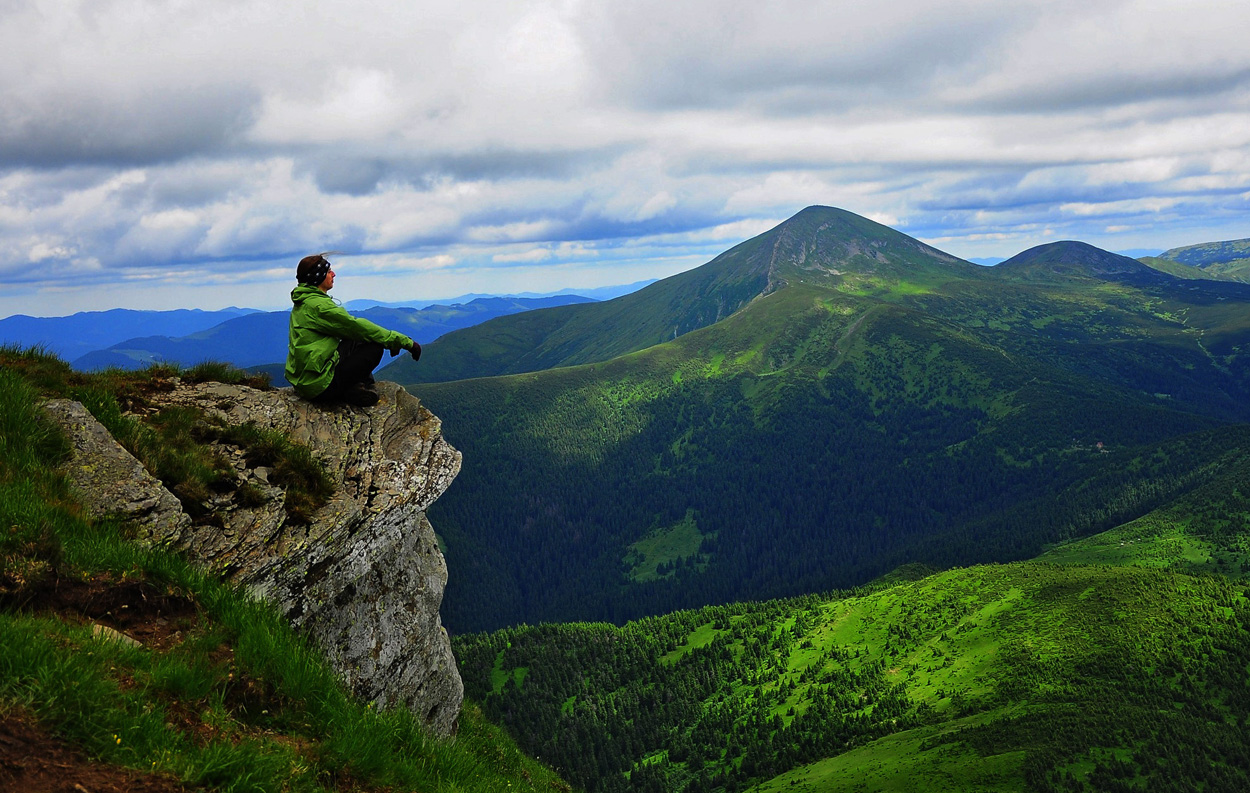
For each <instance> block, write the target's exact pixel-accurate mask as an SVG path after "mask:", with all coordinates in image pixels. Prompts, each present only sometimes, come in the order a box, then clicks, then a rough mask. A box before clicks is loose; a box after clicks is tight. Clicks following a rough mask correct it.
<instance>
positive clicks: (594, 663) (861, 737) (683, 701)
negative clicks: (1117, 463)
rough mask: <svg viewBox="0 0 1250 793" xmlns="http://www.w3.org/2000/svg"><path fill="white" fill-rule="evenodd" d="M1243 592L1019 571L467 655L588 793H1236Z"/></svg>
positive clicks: (1135, 575)
mask: <svg viewBox="0 0 1250 793" xmlns="http://www.w3.org/2000/svg"><path fill="white" fill-rule="evenodd" d="M1242 589H1243V585H1242V584H1238V583H1234V582H1232V581H1229V580H1227V579H1222V578H1218V577H1201V578H1194V577H1190V576H1187V575H1183V574H1179V573H1175V572H1171V571H1161V570H1148V569H1141V568H1117V567H1106V566H1067V567H1059V566H1051V565H1043V564H1037V563H1017V564H1012V565H1003V566H986V567H975V568H970V569H957V570H949V571H946V572H943V573H939V574H935V575H930V576H928V577H924V578H922V579H920V580H916V581H903V582H902V583H896V584H894V585H892V586H886V587H884V588H882V587H872V588H868V589H867V590H865V591H858V592H853V593H843V594H834V595H824V596H809V597H806V598H800V599H796V600H790V601H771V602H766V603H758V604H737V605H730V606H716V607H709V608H705V609H702V610H699V611H687V612H679V613H675V614H670V615H666V616H663V617H655V618H650V619H647V620H642V621H639V622H635V623H630V624H627V625H625V626H623V627H621V628H616V627H612V626H608V625H601V624H599V625H596V624H584V623H583V624H576V625H545V626H540V627H534V628H531V627H522V628H516V629H510V630H506V631H500V632H497V633H494V634H490V635H482V636H472V637H465V638H464V639H462V640H460V641H459V642H458V644H457V656H458V657H459V658H460V659H461V663H462V670H463V677H464V679H465V684H466V690H467V691H468V692H469V693H470V695H471V696H473V697H475V698H478V699H480V700H481V701H483V702H484V706H485V709H486V711H487V712H488V713H489V714H491V715H492V716H494V717H495V718H498V719H500V720H501V721H502V722H503V723H504V724H505V725H506V726H507V727H508V728H509V730H510V731H511V732H512V734H513V735H514V736H516V737H517V739H518V742H519V743H521V745H522V747H523V748H524V749H525V750H527V751H529V752H530V753H531V754H535V755H539V756H542V757H543V758H545V759H547V760H548V761H550V762H552V763H553V764H554V765H556V766H557V767H559V768H561V769H562V771H563V772H564V773H565V774H566V775H567V776H568V778H569V779H570V780H572V781H574V782H575V783H580V784H583V785H585V786H586V788H587V790H589V791H595V792H596V793H597V792H599V791H603V792H604V793H606V792H607V791H624V790H631V791H633V790H641V791H657V792H660V793H704V792H705V791H713V790H733V789H736V790H743V789H751V790H761V791H778V790H804V791H841V790H846V791H851V790H864V789H870V790H917V791H926V790H935V791H936V790H995V791H1000V790H1001V791H1020V790H1026V789H1027V790H1032V791H1106V790H1121V789H1123V790H1131V789H1147V790H1187V789H1188V790H1194V789H1207V790H1239V789H1244V787H1245V786H1246V785H1247V784H1250V772H1248V771H1247V765H1246V762H1245V761H1246V760H1247V759H1250V757H1248V756H1247V752H1246V746H1247V740H1250V734H1248V733H1247V727H1246V725H1247V723H1248V721H1250V696H1248V695H1247V693H1246V688H1245V669H1246V665H1247V663H1250V601H1248V600H1247V597H1246V595H1245V593H1244V592H1243V591H1242ZM626 774H628V779H626ZM1125 781H1133V782H1135V783H1136V785H1121V786H1117V782H1119V783H1123V782H1125ZM756 784H758V785H759V787H758V788H756V787H754V786H753V785H756Z"/></svg>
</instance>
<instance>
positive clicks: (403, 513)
mask: <svg viewBox="0 0 1250 793" xmlns="http://www.w3.org/2000/svg"><path fill="white" fill-rule="evenodd" d="M378 393H379V395H380V397H381V400H380V401H379V403H378V404H377V405H376V406H375V407H372V408H367V409H361V408H352V407H346V406H337V407H326V406H320V405H314V404H311V403H309V402H306V401H304V400H302V399H299V398H298V397H296V396H295V395H294V394H293V393H291V392H290V391H289V390H278V391H259V390H256V389H252V388H248V387H246V386H237V385H226V384H222V383H199V384H194V385H190V384H181V383H180V384H177V385H176V387H174V389H173V390H172V391H169V392H167V393H163V394H158V395H157V396H156V397H154V398H153V399H154V401H156V402H158V403H159V404H161V405H188V406H194V407H197V408H199V409H201V410H203V411H204V412H205V413H206V414H208V415H209V416H216V417H218V418H220V419H222V420H224V421H225V422H226V423H228V424H243V423H246V422H254V423H255V424H256V425H257V426H258V427H261V428H267V429H276V430H279V431H281V432H283V433H285V434H286V435H287V436H288V437H289V438H290V439H291V440H293V441H295V442H297V443H301V444H304V445H305V446H308V447H309V448H310V449H312V450H313V453H314V454H315V455H316V456H317V457H318V458H319V459H320V461H321V463H322V464H323V466H324V467H325V469H326V471H327V472H328V473H329V474H330V477H331V479H332V480H333V481H334V485H335V492H334V495H333V497H332V498H331V500H330V501H329V503H327V504H325V505H324V506H323V507H321V508H320V509H319V510H318V511H317V512H316V513H315V514H314V515H313V516H312V520H311V521H310V522H309V523H307V524H303V525H301V524H298V523H296V522H293V521H291V520H289V519H288V517H287V514H286V511H285V509H284V508H283V498H284V494H283V491H282V490H281V489H280V488H278V487H273V486H271V485H270V484H269V481H268V479H269V472H268V471H267V470H266V469H264V468H250V467H249V466H248V464H247V462H246V460H245V458H244V456H243V455H242V454H239V453H235V454H233V455H231V456H230V459H231V462H232V464H233V465H234V468H235V471H236V475H237V477H238V479H239V483H240V484H247V485H249V486H250V488H249V490H250V492H252V493H258V492H259V493H262V494H263V495H264V499H263V500H260V503H255V501H256V499H253V500H252V501H251V502H249V504H248V505H233V504H232V505H227V506H226V507H225V508H224V509H223V510H221V511H220V512H219V513H218V514H219V516H220V518H221V520H220V522H221V523H222V524H223V525H221V526H218V525H201V524H193V523H192V522H191V521H190V520H189V519H187V518H186V516H185V515H183V514H182V513H181V511H180V509H179V505H178V502H177V499H175V498H174V497H173V496H172V495H171V494H169V492H168V491H167V490H165V488H164V487H163V486H162V485H161V483H160V482H159V481H156V480H155V479H153V478H152V477H151V476H149V475H147V473H146V472H145V471H143V468H142V466H141V465H139V463H138V461H136V460H135V459H134V458H133V457H131V456H130V455H129V453H128V452H126V451H125V450H124V449H122V447H121V446H120V445H118V444H117V443H116V441H114V440H113V438H112V437H111V436H109V435H108V433H107V431H105V430H104V428H103V427H101V426H100V425H99V424H98V423H96V422H95V419H94V418H93V417H92V416H91V415H90V414H89V413H88V412H87V411H86V410H85V409H83V408H82V406H81V405H78V404H77V403H73V402H68V401H65V400H56V401H53V402H51V403H49V405H48V408H49V412H50V413H51V414H52V415H53V416H54V417H57V418H58V419H59V421H60V423H61V424H62V426H64V427H65V428H66V430H67V434H68V435H69V436H70V438H71V443H72V446H73V447H74V457H73V459H72V460H71V462H70V463H69V465H68V473H69V475H70V479H71V481H72V482H73V483H74V485H75V488H76V490H78V492H79V494H80V496H81V497H82V500H83V502H84V505H85V506H86V507H87V508H88V509H89V510H91V511H92V512H95V513H97V514H118V513H120V514H121V515H122V516H123V517H127V518H129V519H130V520H131V521H132V523H133V524H134V525H135V527H136V530H137V532H138V535H139V539H140V540H141V541H143V542H146V543H148V544H151V545H156V546H160V547H165V548H170V549H174V550H178V551H180V552H182V553H184V554H186V555H187V556H188V557H189V558H190V559H192V560H193V561H195V562H196V563H198V564H200V565H201V566H202V567H204V568H206V569H208V570H210V571H213V572H215V573H217V574H219V575H222V576H223V577H225V578H226V579H227V580H229V581H231V582H233V583H235V584H237V585H239V586H242V587H246V588H247V589H248V590H250V591H251V592H252V593H253V594H255V595H256V596H257V597H259V598H261V599H263V600H265V601H268V602H269V603H271V604H273V605H274V606H275V607H276V608H278V609H279V610H280V611H281V612H282V613H283V614H285V615H286V617H287V619H288V620H289V621H290V622H291V624H292V625H293V626H295V627H296V628H297V629H299V630H301V631H302V632H304V633H305V634H306V635H308V636H309V637H310V638H311V639H312V640H313V641H314V642H315V644H316V645H318V646H319V647H320V648H321V649H322V650H323V652H324V653H325V654H326V656H327V658H328V659H329V661H330V663H331V664H332V665H333V666H334V668H335V669H336V670H337V671H338V672H339V674H340V675H341V676H342V677H343V679H344V680H345V681H346V682H347V684H348V685H349V686H350V687H351V688H352V689H353V690H354V691H355V692H356V693H357V694H358V695H360V696H362V697H364V698H366V699H368V700H370V701H373V702H375V703H376V704H377V705H378V706H379V707H386V706H405V707H407V708H409V709H411V710H412V711H413V712H414V713H416V714H417V715H418V716H420V717H421V718H422V720H423V721H424V722H425V723H426V725H427V727H429V729H430V730H431V731H432V732H434V733H435V734H438V735H444V736H446V735H450V734H452V733H454V732H455V729H456V722H457V719H458V716H459V714H460V705H461V700H462V697H463V692H464V686H463V684H462V683H461V680H460V674H459V671H458V669H457V666H456V661H455V658H454V657H453V655H452V652H451V644H450V641H449V640H448V636H447V632H446V630H444V629H443V627H442V621H441V619H440V617H439V607H440V605H441V604H442V599H443V589H444V587H445V586H446V584H447V565H446V563H445V561H444V559H443V555H442V553H441V552H440V551H439V548H438V544H437V541H436V538H435V536H434V530H433V529H432V528H431V526H430V524H429V521H427V520H426V517H425V510H426V508H428V507H429V505H430V504H432V503H433V502H434V500H435V499H437V498H438V497H439V495H441V494H442V493H443V492H444V491H445V490H446V489H447V487H448V486H449V485H450V484H451V481H452V480H453V479H454V478H455V476H456V474H457V473H458V472H459V470H460V453H459V452H458V451H456V450H455V449H454V448H452V447H451V445H450V444H448V443H447V441H445V440H444V439H443V437H442V434H441V422H440V421H439V419H438V418H437V417H436V416H434V415H433V414H432V413H430V412H429V411H428V410H426V409H425V408H424V407H423V406H422V405H421V403H420V402H419V401H418V400H417V399H416V398H415V397H413V396H411V395H410V394H408V393H407V392H406V391H404V390H403V389H402V388H400V387H399V386H397V385H395V384H394V383H379V384H378ZM127 472H129V473H127ZM119 477H120V478H121V479H122V480H124V482H123V483H122V484H117V482H118V479H119ZM118 488H121V490H120V491H119V490H118ZM121 491H125V492H124V493H122V494H121V495H120V496H119V495H118V493H119V492H121Z"/></svg>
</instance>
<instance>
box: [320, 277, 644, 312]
mask: <svg viewBox="0 0 1250 793" xmlns="http://www.w3.org/2000/svg"><path fill="white" fill-rule="evenodd" d="M656 280H657V279H655V278H648V279H647V280H645V281H635V282H634V283H632V284H619V285H617V286H599V287H595V288H593V289H561V290H559V291H557V292H519V293H517V294H515V295H489V294H480V293H477V292H470V293H469V294H464V295H460V296H459V297H451V298H446V299H443V300H404V301H400V302H392V303H388V302H386V301H384V300H368V299H361V300H349V301H347V302H346V303H344V304H343V305H344V306H345V307H346V308H347V309H348V310H350V311H363V310H364V309H366V308H374V307H375V306H384V307H386V308H425V307H426V306H434V305H444V306H450V305H455V304H457V303H469V302H471V301H473V300H479V299H483V298H495V297H502V298H526V299H532V300H535V301H537V300H542V299H544V298H547V299H550V300H552V301H553V302H548V303H542V304H539V303H537V302H536V303H535V304H534V306H533V308H547V307H549V306H563V305H566V303H564V302H560V299H561V298H564V297H569V296H577V297H586V298H590V299H591V300H595V301H599V300H611V299H612V298H614V297H620V296H621V295H628V294H629V293H630V292H637V291H638V290H639V289H642V288H643V287H644V286H650V285H651V284H653V283H655V282H656Z"/></svg>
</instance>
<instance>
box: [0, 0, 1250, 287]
mask: <svg viewBox="0 0 1250 793" xmlns="http://www.w3.org/2000/svg"><path fill="white" fill-rule="evenodd" d="M1244 28H1245V18H1244V12H1243V11H1241V10H1240V6H1239V5H1234V4H1231V3H1225V2H1221V0H1197V2H1194V3H1189V4H1186V5H1185V6H1183V7H1182V6H1181V5H1179V4H1175V3H1170V2H1163V0H1123V1H1122V2H1121V1H1118V0H1116V1H1111V0H1108V1H1106V2H1102V1H1095V2H1088V1H1084V2H1081V3H1076V2H1075V0H1047V1H1046V2H1043V0H1022V2H1013V3H1002V2H999V0H957V1H955V2H943V3H935V2H930V1H927V0H896V2H893V3H889V4H879V5H878V6H874V7H864V6H863V4H862V3H852V2H830V3H819V4H815V5H812V4H810V3H799V2H797V0H795V1H794V2H791V0H785V1H784V2H780V3H772V4H760V3H748V2H745V0H743V1H739V0H716V1H715V2H713V0H694V2H690V3H683V4H678V5H675V6H674V5H673V4H666V5H665V4H660V3H659V2H658V0H642V1H641V2H637V3H613V4H602V3H590V2H585V1H584V0H524V2H504V1H503V0H480V2H475V3H472V4H460V5H454V6H453V5H448V4H441V5H434V4H426V3H397V2H396V3H383V4H373V5H368V6H363V7H362V6H360V5H359V4H354V3H348V2H346V0H326V1H325V2H320V3H317V4H315V5H313V6H306V7H298V8H297V7H295V6H291V5H289V4H281V3H275V2H272V1H271V0H236V1H235V2H232V3H229V4H191V5H188V4H183V3H174V2H163V1H161V0H111V1H110V2H107V3H105V2H87V0H65V2H63V3H52V4H43V5H40V4H31V3H18V2H0V272H2V273H4V275H5V277H6V280H7V281H8V282H9V283H15V284H25V285H26V286H23V287H22V288H23V289H27V290H28V296H29V299H32V300H36V301H37V300H39V299H42V298H39V294H40V293H39V292H38V290H40V289H51V288H57V289H61V290H69V291H68V292H66V291H60V292H58V293H57V294H58V298H57V301H59V302H53V301H51V299H48V301H49V302H48V305H66V303H65V298H64V296H65V295H66V294H80V295H83V296H82V297H81V299H82V300H86V299H87V298H86V297H85V295H86V294H87V290H90V289H97V290H99V293H100V294H108V295H109V296H110V297H109V299H117V298H116V295H128V294H130V292H129V291H127V290H122V291H111V292H105V291H104V290H103V287H105V286H109V285H117V284H125V285H126V286H127V287H128V289H132V290H134V291H135V292H136V293H139V292H144V291H145V290H146V293H148V294H158V293H159V294H164V295H171V294H179V295H182V294H185V293H184V292H181V291H176V290H175V291H170V290H171V289H173V287H172V286H170V285H178V288H179V289H182V288H183V286H184V285H185V284H186V283H204V284H212V283H216V281H214V279H217V278H225V277H226V276H229V279H227V280H226V281H223V282H222V285H220V286H219V287H215V288H218V289H220V290H228V289H229V281H230V279H233V280H235V281H238V282H248V283H252V282H256V283H260V282H263V281H264V279H266V278H270V277H273V278H275V279H278V280H281V281H283V282H285V279H286V276H285V272H286V270H287V269H289V267H288V264H289V260H291V259H292V257H295V258H298V255H299V254H302V253H304V252H308V251H313V250H325V249H328V248H337V249H342V250H346V251H349V252H350V253H351V254H353V255H356V256H359V257H362V260H363V259H368V261H369V265H368V266H369V268H371V269H370V270H369V272H374V273H378V274H379V275H378V277H386V278H392V279H398V280H395V281H394V282H393V283H392V285H391V286H388V287H387V288H388V289H404V288H409V289H416V288H417V287H416V286H409V287H402V286H396V284H401V283H411V284H416V283H421V284H429V283H432V282H438V283H446V284H451V285H449V286H448V287H447V289H448V290H451V291H455V288H454V287H455V285H456V284H460V283H461V282H463V287H464V288H463V289H459V291H460V292H464V291H471V290H473V289H476V290H478V291H488V290H490V289H493V288H495V286H496V285H497V284H498V283H500V281H499V279H500V277H501V276H500V275H499V271H500V269H501V268H505V267H506V269H507V271H508V272H509V274H510V276H509V277H516V278H521V277H523V276H524V277H530V278H536V279H542V278H551V279H555V278H573V279H577V278H581V279H583V280H584V281H586V282H593V281H595V280H596V279H597V278H600V277H601V278H603V279H609V278H611V277H617V276H619V277H621V278H628V279H630V280H637V278H639V277H646V276H647V275H650V274H657V273H663V272H666V270H665V268H672V267H676V266H678V263H680V266H690V265H692V264H697V263H698V261H699V257H702V256H704V255H705V254H708V253H711V252H715V251H716V250H719V249H720V248H721V247H728V246H729V245H730V244H732V243H733V242H736V241H737V238H735V237H734V235H735V234H746V233H749V232H750V231H751V230H754V229H756V228H757V225H756V224H759V223H762V222H764V221H765V220H768V221H771V220H776V219H779V218H783V217H785V216H787V215H788V214H791V213H792V212H794V211H797V210H798V209H800V208H802V207H803V206H806V205H808V204H813V203H822V204H834V205H840V206H844V207H846V208H848V209H851V210H853V211H857V212H860V213H862V214H866V215H869V216H871V217H874V218H876V219H879V220H882V221H883V222H887V223H890V224H891V225H896V226H898V227H900V228H903V229H904V230H907V231H909V232H910V233H914V234H919V235H922V236H924V237H925V238H926V239H929V240H933V241H936V243H937V244H939V247H946V248H948V249H950V250H951V251H952V252H953V253H956V254H960V255H966V256H981V255H1011V254H1012V253H1015V252H1016V251H1018V250H1019V249H1021V248H1023V247H1027V246H1028V245H1031V244H1035V243H1036V242H1040V241H1045V240H1047V239H1051V238H1053V237H1052V236H1050V235H1052V234H1055V233H1059V232H1060V231H1062V232H1063V233H1064V234H1065V236H1069V237H1082V238H1088V239H1090V241H1094V242H1096V243H1097V242H1099V241H1103V242H1106V243H1107V245H1108V246H1109V247H1113V248H1131V247H1142V246H1156V245H1157V246H1160V247H1172V246H1174V245H1179V244H1185V243H1189V242H1198V241H1203V238H1209V239H1214V238H1216V237H1217V236H1223V237H1225V238H1232V237H1242V236H1247V235H1248V234H1250V229H1247V228H1246V222H1245V220H1246V215H1245V213H1246V210H1247V201H1248V199H1247V196H1250V52H1247V51H1246V50H1245V49H1244V48H1243V47H1241V42H1240V41H1239V38H1238V37H1239V36H1240V34H1241V31H1243V30H1244ZM1169 235H1171V236H1169ZM1191 235H1202V236H1200V237H1198V238H1195V237H1194V236H1191ZM1207 235H1212V236H1207ZM562 244H572V245H571V247H566V248H560V250H562V251H565V252H566V253H567V254H568V255H564V254H562V255H561V256H559V257H557V256H554V255H553V254H551V253H550V251H551V250H554V249H555V247H553V246H560V245H562ZM608 252H611V255H610V256H609V255H608ZM579 257H580V258H579ZM648 262H651V263H652V264H648ZM649 266H650V267H652V268H653V270H646V268H647V267H649ZM555 267H558V268H559V269H543V268H555ZM579 268H580V269H579ZM597 268H601V269H597ZM271 272H272V273H278V272H281V273H283V275H281V276H280V277H279V276H278V275H272V276H271V275H270V273H271ZM557 273H558V275H557ZM596 273H602V275H601V276H598V275H596ZM404 278H412V279H421V280H420V281H411V282H409V281H403V279H404ZM439 278H442V279H444V280H442V281H439V280H438V279H439ZM453 279H459V280H455V281H453ZM557 286H558V284H557ZM78 288H82V289H83V292H81V293H78V292H74V291H73V290H75V289H78ZM206 288H207V287H206ZM422 288H425V287H422ZM161 290H164V291H161ZM219 293H221V292H216V293H214V294H219ZM413 296H416V295H415V294H414V295H413ZM231 302H239V303H244V302H247V300H246V299H244V297H240V298H239V299H238V300H234V301H231ZM0 310H3V306H0Z"/></svg>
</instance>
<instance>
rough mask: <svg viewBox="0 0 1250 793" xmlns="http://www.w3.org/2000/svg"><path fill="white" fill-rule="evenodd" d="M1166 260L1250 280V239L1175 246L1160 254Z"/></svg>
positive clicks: (1214, 273) (1217, 274) (1225, 275)
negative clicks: (1181, 246)
mask: <svg viewBox="0 0 1250 793" xmlns="http://www.w3.org/2000/svg"><path fill="white" fill-rule="evenodd" d="M1159 257H1160V258H1162V259H1165V260H1169V261H1174V262H1179V263H1181V264H1183V265H1188V266H1190V267H1198V268H1201V269H1203V270H1205V271H1207V272H1209V273H1212V274H1213V275H1216V276H1220V277H1225V278H1233V279H1236V280H1239V281H1248V280H1250V240H1228V241H1225V242H1206V243H1201V244H1199V245H1187V246H1185V247H1183V248H1173V249H1172V250H1169V251H1164V252H1163V253H1161V254H1159Z"/></svg>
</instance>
